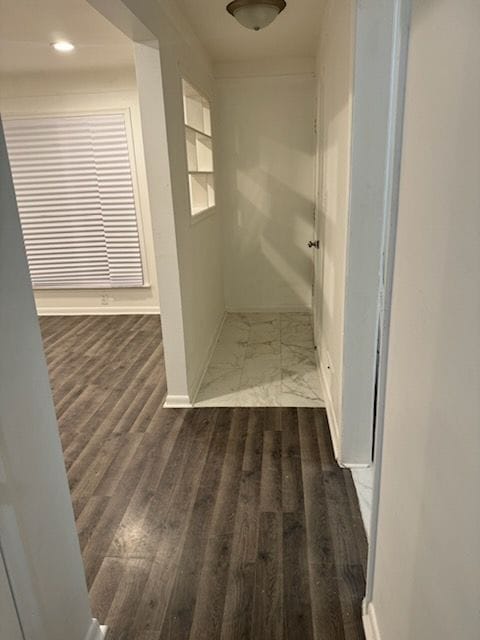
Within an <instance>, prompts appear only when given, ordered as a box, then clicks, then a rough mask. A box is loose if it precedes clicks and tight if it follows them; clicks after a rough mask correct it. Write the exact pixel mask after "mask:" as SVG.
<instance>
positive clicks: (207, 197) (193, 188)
mask: <svg viewBox="0 0 480 640" xmlns="http://www.w3.org/2000/svg"><path fill="white" fill-rule="evenodd" d="M188 181H189V186H190V203H191V210H192V215H196V214H198V213H201V212H202V211H205V210H206V209H211V208H212V207H213V206H215V189H214V184H213V174H212V173H191V174H190V175H189V176H188Z"/></svg>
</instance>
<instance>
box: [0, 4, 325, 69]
mask: <svg viewBox="0 0 480 640" xmlns="http://www.w3.org/2000/svg"><path fill="white" fill-rule="evenodd" d="M158 1H160V2H161V3H162V4H164V3H166V4H169V2H168V1H167V0H158ZM170 1H171V2H172V3H173V5H174V6H175V7H176V9H177V10H181V11H182V13H184V15H185V17H186V18H187V20H188V22H190V24H191V26H192V28H193V30H194V31H195V33H196V35H197V36H198V38H199V39H200V41H201V42H202V43H203V45H204V47H205V48H206V50H207V51H208V53H209V54H210V57H211V59H212V61H213V62H248V61H250V60H255V59H257V60H258V59H272V58H277V57H281V58H295V57H299V58H300V57H302V58H303V57H313V56H314V55H315V51H316V47H317V44H318V33H319V30H320V20H321V15H322V10H323V6H324V3H325V0H287V7H286V9H285V10H284V11H283V12H282V13H281V14H280V15H279V16H278V17H277V18H276V20H275V21H274V22H273V23H272V24H271V25H270V26H268V27H267V28H266V29H263V30H261V31H258V32H255V31H250V30H249V29H245V27H242V26H241V25H240V24H238V23H237V21H236V20H235V19H234V18H233V17H232V16H231V15H230V14H229V13H227V11H226V9H225V6H226V4H227V0H170ZM60 39H65V40H70V41H71V42H73V43H74V44H75V47H76V48H75V51H74V52H72V53H70V54H59V53H57V52H55V51H54V50H53V49H52V48H51V46H50V43H51V42H54V41H55V40H60ZM132 64H133V50H132V43H131V42H130V40H129V39H128V38H127V37H126V36H124V35H123V34H122V33H121V32H120V31H118V30H117V29H116V28H115V27H113V26H112V25H111V24H110V23H109V22H108V21H107V20H106V19H105V18H103V16H101V15H100V14H99V13H97V12H96V11H95V9H93V8H92V7H91V6H90V5H89V4H88V2H87V1H86V0H0V73H26V72H40V71H46V72H53V71H63V72H68V71H70V70H72V71H74V70H80V69H82V70H83V69H92V68H99V67H102V68H109V67H122V66H131V65H132Z"/></svg>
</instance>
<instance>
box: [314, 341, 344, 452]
mask: <svg viewBox="0 0 480 640" xmlns="http://www.w3.org/2000/svg"><path fill="white" fill-rule="evenodd" d="M315 357H316V360H317V368H318V371H319V372H320V383H321V387H322V394H323V399H324V401H325V409H326V411H327V422H328V428H329V430H330V437H331V438H332V445H333V453H334V455H335V460H337V462H339V460H340V459H341V440H340V425H339V422H338V419H337V415H336V413H335V405H334V402H333V398H332V392H331V389H330V384H329V382H328V374H327V371H326V369H325V364H324V362H323V361H322V360H321V358H320V354H319V350H318V349H316V350H315Z"/></svg>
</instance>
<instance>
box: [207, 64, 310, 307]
mask: <svg viewBox="0 0 480 640" xmlns="http://www.w3.org/2000/svg"><path fill="white" fill-rule="evenodd" d="M314 93H315V87H314V79H313V78H312V77H310V76H292V77H287V78H272V77H270V78H242V79H236V80H222V81H219V114H220V118H219V130H220V131H219V141H220V142H219V144H220V148H219V150H218V154H217V159H218V162H217V166H218V184H219V185H220V190H219V198H220V207H221V209H222V212H223V216H224V246H225V270H226V286H225V295H226V302H227V308H237V309H259V310H260V309H266V310H267V309H274V308H286V309H288V308H308V307H309V306H310V305H311V279H312V263H311V250H309V249H307V246H306V244H307V242H308V240H310V239H311V238H312V226H313V202H314V194H313V191H314V189H313V178H314V136H313V116H314Z"/></svg>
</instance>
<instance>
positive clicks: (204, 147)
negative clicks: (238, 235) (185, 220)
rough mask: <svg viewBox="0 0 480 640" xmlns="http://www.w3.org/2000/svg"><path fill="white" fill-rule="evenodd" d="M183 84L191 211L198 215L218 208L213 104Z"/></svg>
mask: <svg viewBox="0 0 480 640" xmlns="http://www.w3.org/2000/svg"><path fill="white" fill-rule="evenodd" d="M182 82H183V112H184V122H185V137H186V144H187V164H188V182H189V187H190V210H191V213H192V216H195V215H197V214H199V213H201V212H202V211H206V210H207V209H210V208H211V207H213V206H214V205H215V185H214V181H213V153H212V130H211V120H210V104H209V102H208V100H207V99H206V98H204V97H203V96H202V95H200V94H199V93H198V91H196V90H195V89H194V88H193V87H192V86H191V85H190V84H188V82H186V81H185V80H183V81H182Z"/></svg>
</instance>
